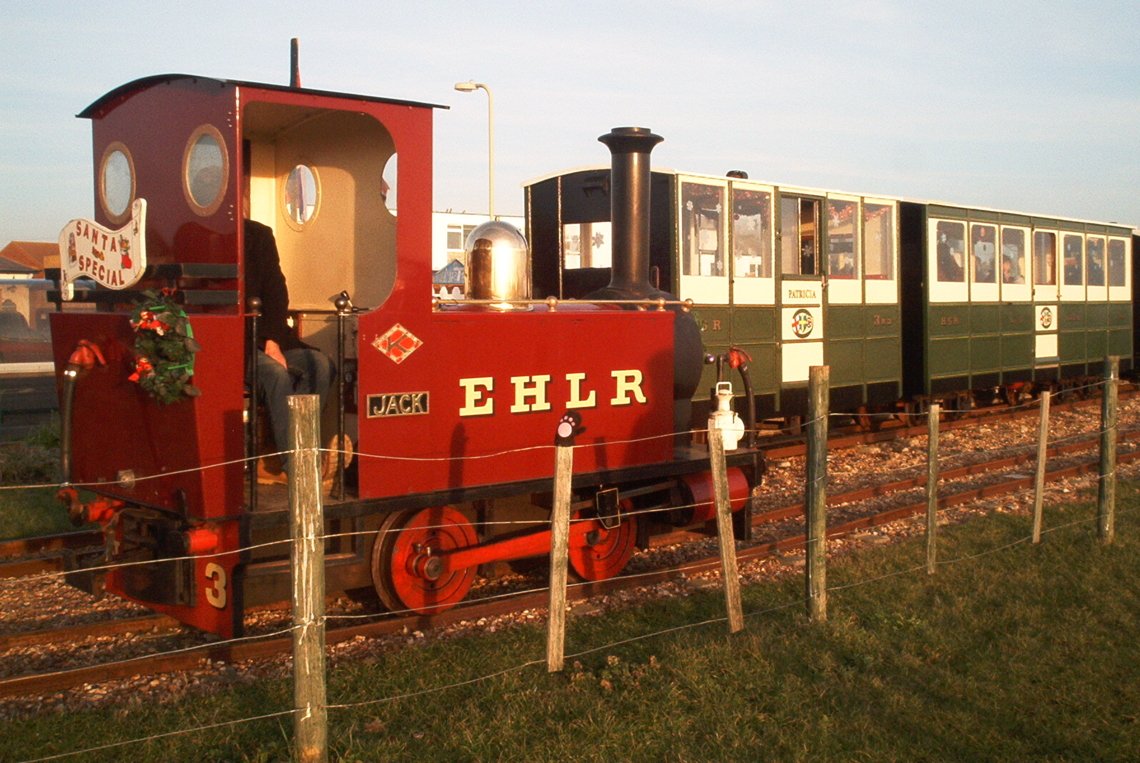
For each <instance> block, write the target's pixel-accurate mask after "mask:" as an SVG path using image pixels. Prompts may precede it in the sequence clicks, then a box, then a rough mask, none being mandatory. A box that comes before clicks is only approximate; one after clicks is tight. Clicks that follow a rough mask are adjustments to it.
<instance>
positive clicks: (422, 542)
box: [372, 506, 478, 615]
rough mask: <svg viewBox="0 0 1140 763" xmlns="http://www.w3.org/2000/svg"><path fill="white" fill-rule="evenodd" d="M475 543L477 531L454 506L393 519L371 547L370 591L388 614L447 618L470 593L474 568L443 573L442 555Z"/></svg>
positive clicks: (384, 526) (414, 512)
mask: <svg viewBox="0 0 1140 763" xmlns="http://www.w3.org/2000/svg"><path fill="white" fill-rule="evenodd" d="M476 543H478V538H477V537H476V535H475V528H473V527H472V526H471V523H470V522H468V521H467V518H466V517H464V516H463V515H462V514H461V513H459V512H458V511H457V510H455V509H453V508H451V507H450V506H435V507H432V508H430V509H422V510H419V511H416V510H412V511H405V512H402V513H395V514H391V515H389V516H388V517H387V518H386V519H385V520H384V523H383V524H382V525H381V526H380V532H379V533H378V534H377V536H376V541H375V543H373V545H372V585H373V586H375V588H376V593H377V594H378V595H379V596H380V601H381V602H383V603H384V606H385V607H387V608H388V609H389V610H390V611H393V612H395V611H398V610H402V609H410V610H412V611H414V612H418V613H419V614H421V615H431V614H435V613H437V612H443V611H444V610H446V609H450V608H451V607H453V606H454V605H455V604H457V603H459V602H460V601H462V600H463V597H464V596H466V595H467V592H468V591H469V590H471V583H472V582H474V580H475V568H474V567H468V568H466V569H462V570H455V571H451V572H445V571H443V569H442V564H441V560H440V559H439V557H438V553H439V552H440V551H450V550H453V549H457V548H465V547H467V546H474V545H475V544H476Z"/></svg>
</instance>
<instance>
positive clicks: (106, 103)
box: [76, 74, 449, 119]
mask: <svg viewBox="0 0 1140 763" xmlns="http://www.w3.org/2000/svg"><path fill="white" fill-rule="evenodd" d="M180 81H181V82H187V83H191V84H194V85H197V86H201V87H210V86H214V87H217V88H218V89H229V88H252V89H257V90H273V91H277V92H291V93H298V94H305V95H318V96H324V97H328V98H341V99H345V100H352V101H369V102H374V103H389V104H395V105H398V106H413V107H418V108H427V109H446V108H449V107H448V106H444V105H442V104H438V103H425V102H421V101H407V100H401V99H397V98H380V97H377V96H371V95H359V94H355V93H340V92H336V91H332V90H315V89H312V88H304V87H290V86H288V85H271V84H267V83H264V82H248V81H245V80H234V79H216V78H214V77H200V76H197V75H193V74H156V75H152V76H150V77H143V78H141V79H136V80H134V81H133V82H128V83H126V84H125V85H120V86H119V87H117V88H115V89H114V90H111V91H109V92H107V93H106V94H104V95H103V96H101V97H100V98H99V99H98V100H96V101H95V102H94V103H92V104H91V105H90V106H88V107H87V108H85V109H84V110H83V111H81V112H79V113H78V114H77V115H76V116H78V117H80V118H83V119H93V118H95V117H97V116H98V115H99V114H100V113H102V112H104V111H105V110H107V109H108V108H110V107H111V106H113V105H115V104H117V103H119V102H120V101H122V100H124V99H126V98H128V97H130V96H131V95H133V94H134V93H137V92H141V91H143V90H146V89H148V88H151V87H154V86H156V85H169V84H173V83H175V82H180Z"/></svg>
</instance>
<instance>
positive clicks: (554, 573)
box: [546, 411, 581, 673]
mask: <svg viewBox="0 0 1140 763" xmlns="http://www.w3.org/2000/svg"><path fill="white" fill-rule="evenodd" d="M580 423H581V418H580V417H579V416H578V414H577V413H575V412H573V411H571V412H570V413H568V414H566V416H564V417H563V418H562V421H561V422H560V423H559V425H558V430H557V432H556V433H555V435H554V506H553V507H552V509H551V512H550V619H549V621H548V622H547V626H546V671H547V672H548V673H557V672H558V671H560V670H562V667H563V663H564V662H565V659H564V658H565V651H566V576H567V564H568V562H569V558H570V499H571V497H572V496H571V482H572V480H573V477H574V436H575V434H576V433H577V429H578V425H579V424H580Z"/></svg>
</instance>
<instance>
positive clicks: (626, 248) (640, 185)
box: [593, 127, 664, 299]
mask: <svg viewBox="0 0 1140 763" xmlns="http://www.w3.org/2000/svg"><path fill="white" fill-rule="evenodd" d="M598 140H599V141H601V142H602V143H605V144H606V146H607V147H608V148H609V150H610V153H611V154H612V164H611V171H610V223H611V226H612V232H611V235H612V236H613V249H612V256H613V259H612V262H611V270H610V285H609V286H607V287H606V288H605V289H602V290H600V292H599V293H596V294H594V295H593V296H594V297H595V298H596V299H603V298H604V299H645V298H648V297H650V296H656V295H657V294H658V292H657V290H656V289H654V288H653V287H652V286H651V285H650V283H649V154H650V152H651V151H653V147H654V146H656V145H657V144H658V143H660V142H661V141H662V140H664V138H662V137H661V136H660V135H654V134H653V133H652V132H651V131H650V130H649V129H648V128H646V127H615V128H614V129H613V130H611V131H610V132H608V133H606V134H605V135H603V136H601V137H599V138H598ZM603 294H604V296H603Z"/></svg>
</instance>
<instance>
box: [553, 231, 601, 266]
mask: <svg viewBox="0 0 1140 763" xmlns="http://www.w3.org/2000/svg"><path fill="white" fill-rule="evenodd" d="M562 258H563V264H562V267H563V268H565V269H566V270H574V269H576V268H608V267H609V266H610V223H608V222H606V223H570V224H567V225H563V226H562Z"/></svg>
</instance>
